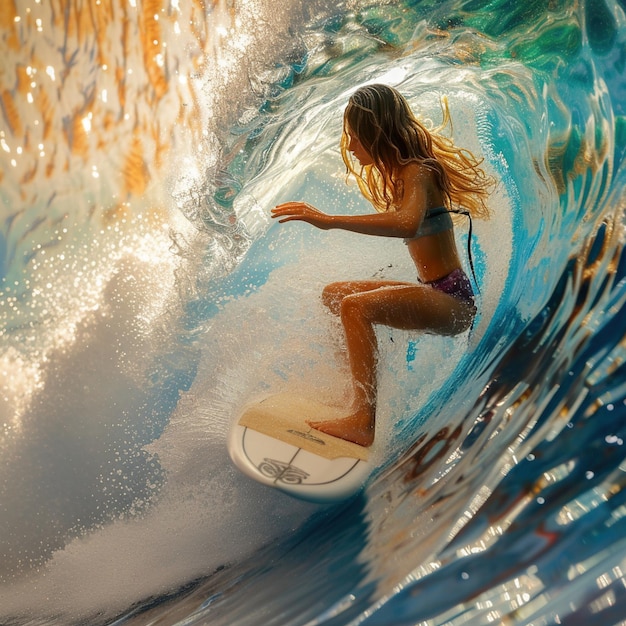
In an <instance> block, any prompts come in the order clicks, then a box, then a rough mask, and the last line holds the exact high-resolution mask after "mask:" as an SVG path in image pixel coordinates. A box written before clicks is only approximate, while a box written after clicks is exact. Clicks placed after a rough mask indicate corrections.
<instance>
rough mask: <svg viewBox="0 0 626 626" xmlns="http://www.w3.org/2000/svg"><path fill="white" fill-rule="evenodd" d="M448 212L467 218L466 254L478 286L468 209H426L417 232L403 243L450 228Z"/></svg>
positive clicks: (470, 219) (470, 218)
mask: <svg viewBox="0 0 626 626" xmlns="http://www.w3.org/2000/svg"><path fill="white" fill-rule="evenodd" d="M450 213H455V214H456V215H464V216H465V217H467V218H468V220H469V232H468V237H467V256H468V258H469V264H470V268H471V270H472V276H473V278H474V282H475V283H476V285H477V286H478V281H477V280H476V273H475V271H474V261H473V260H472V216H471V215H470V213H469V211H466V210H464V209H446V207H443V206H440V207H434V208H432V209H427V210H426V215H424V219H423V220H422V223H421V224H420V227H419V228H418V229H417V232H416V233H415V234H414V235H413V237H410V238H407V239H405V240H404V243H407V244H408V243H409V242H410V241H414V240H415V239H421V238H422V237H427V236H428V235H436V234H438V233H443V232H445V231H446V230H450V229H452V227H453V224H452V218H451V217H450Z"/></svg>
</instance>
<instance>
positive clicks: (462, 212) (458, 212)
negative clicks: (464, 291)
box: [428, 207, 480, 293]
mask: <svg viewBox="0 0 626 626" xmlns="http://www.w3.org/2000/svg"><path fill="white" fill-rule="evenodd" d="M444 213H455V214H456V215H463V216H464V217H466V218H467V219H468V220H469V230H468V233H467V257H468V259H469V264H470V269H471V270H472V277H473V278H474V283H476V291H478V293H480V289H479V287H478V280H477V279H476V272H475V271H474V261H473V259H472V216H471V215H470V212H469V211H467V210H465V209H446V208H445V207H441V208H439V209H437V210H434V211H433V212H432V213H430V212H429V214H428V217H437V216H439V215H443V214H444Z"/></svg>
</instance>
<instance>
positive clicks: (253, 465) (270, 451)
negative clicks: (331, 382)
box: [228, 393, 372, 502]
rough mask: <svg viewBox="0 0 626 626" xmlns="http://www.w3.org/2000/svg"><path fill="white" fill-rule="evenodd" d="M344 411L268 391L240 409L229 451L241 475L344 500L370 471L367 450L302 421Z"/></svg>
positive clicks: (314, 497) (310, 496)
mask: <svg viewBox="0 0 626 626" xmlns="http://www.w3.org/2000/svg"><path fill="white" fill-rule="evenodd" d="M345 416H346V413H345V410H342V409H338V408H335V407H330V406H327V405H324V404H321V403H319V402H315V401H313V400H310V399H307V398H303V397H300V396H297V395H294V394H287V393H285V394H277V395H273V396H269V397H268V398H265V399H263V400H262V401H260V402H257V403H254V404H249V405H248V406H246V407H245V408H244V410H243V412H242V414H241V415H240V417H239V418H238V419H237V420H236V421H235V422H234V423H233V426H232V427H231V430H230V433H229V437H228V451H229V454H230V457H231V459H232V461H233V463H234V464H235V465H236V466H237V467H238V468H239V469H240V470H241V471H242V472H243V473H244V474H246V475H247V476H249V477H250V478H253V479H254V480H256V481H258V482H260V483H262V484H264V485H268V486H270V487H274V488H276V489H279V490H281V491H283V492H285V493H287V494H289V495H290V496H294V497H296V498H300V499H303V500H309V501H311V502H336V501H339V500H343V499H345V498H348V497H349V496H351V495H353V494H355V493H356V492H358V491H359V490H360V489H361V488H362V487H363V484H364V482H365V480H366V478H367V477H368V476H369V474H370V472H371V469H372V468H371V463H370V461H369V456H370V452H369V449H368V448H364V447H363V446H359V445H357V444H355V443H352V442H350V441H344V440H343V439H339V438H337V437H333V436H332V435H327V434H325V433H322V432H320V431H318V430H315V429H313V428H311V427H310V426H309V425H308V424H307V423H306V421H307V420H326V419H338V418H341V417H345Z"/></svg>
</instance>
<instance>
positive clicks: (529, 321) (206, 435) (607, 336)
mask: <svg viewBox="0 0 626 626" xmlns="http://www.w3.org/2000/svg"><path fill="white" fill-rule="evenodd" d="M137 4H138V3H134V2H130V3H125V2H119V3H114V2H110V3H104V4H97V5H94V6H93V7H91V9H93V10H91V9H90V10H87V9H86V8H85V7H83V6H82V5H80V4H79V3H76V4H71V3H62V7H56V5H55V6H52V5H50V6H49V5H47V4H40V3H38V2H34V1H33V2H30V1H27V0H23V1H21V2H18V3H16V6H15V7H14V9H13V8H12V7H9V8H7V9H3V13H2V15H1V16H0V20H2V46H3V58H5V63H4V67H5V72H4V73H3V74H2V83H3V84H2V95H1V107H0V114H1V119H2V127H1V128H0V148H1V150H0V155H1V156H0V162H1V164H2V167H1V173H0V176H1V178H0V181H1V187H0V194H1V198H2V207H3V208H2V214H3V221H2V224H3V226H2V230H1V231H0V232H1V236H0V276H2V298H1V300H0V316H1V319H2V326H1V328H2V330H1V331H0V336H1V337H2V351H1V353H0V371H2V374H3V378H2V394H1V399H0V424H2V431H0V432H1V434H2V438H1V439H0V459H1V465H0V477H1V480H0V521H1V524H0V551H1V556H2V558H0V623H2V624H7V625H26V624H33V625H34V624H38V625H40V624H55V625H57V624H64V625H65V624H94V625H99V624H124V625H133V626H134V625H138V624H156V623H158V624H211V625H214V624H216V625H219V624H225V625H226V624H227V625H232V624H251V625H253V624H254V625H256V624H277V625H278V624H280V625H286V624H322V623H323V624H337V625H339V624H342V625H343V624H368V625H377V624H381V625H383V624H384V625H390V624H393V625H401V624H407V625H408V624H429V625H435V624H516V625H517V624H520V625H521V624H533V625H535V626H536V625H541V624H546V625H547V624H557V623H558V624H602V625H607V624H618V623H620V622H622V621H624V620H626V595H625V593H624V588H625V582H626V581H625V578H624V571H626V540H625V539H624V537H625V536H626V532H625V530H626V529H625V526H624V519H625V512H626V502H625V501H624V485H625V474H624V470H625V468H626V465H625V460H626V459H625V456H626V455H625V446H624V438H625V437H626V433H625V432H624V417H625V415H626V370H625V366H624V354H625V351H624V345H625V341H624V340H625V338H626V315H625V314H624V302H625V300H626V260H625V258H624V257H623V255H622V251H623V240H624V206H625V204H624V202H625V196H624V191H623V190H624V188H625V184H626V164H625V162H624V156H625V154H626V110H625V109H626V76H625V67H626V17H625V14H624V10H625V7H624V6H623V3H622V2H612V1H609V0H586V1H585V2H581V3H570V2H566V1H562V2H552V3H549V4H547V5H546V3H544V2H525V3H523V4H519V3H514V2H506V1H504V0H501V1H497V0H493V1H491V2H487V1H485V2H476V1H474V2H463V1H461V0H450V1H446V2H427V1H422V2H411V1H409V0H405V1H403V2H400V1H398V2H367V1H362V2H359V1H357V2H350V3H346V4H343V3H336V2H334V3H330V2H324V1H322V0H320V1H315V2H306V1H304V0H303V1H302V2H298V1H297V0H292V1H291V2H289V3H284V4H281V5H280V7H279V8H277V7H276V5H275V3H272V2H271V1H270V0H267V2H262V1H260V0H259V1H256V2H253V1H250V2H234V3H222V2H217V3H216V4H215V6H205V7H200V5H198V6H196V5H190V4H189V5H188V4H187V3H180V5H181V6H179V3H175V2H167V1H164V2H162V3H159V2H155V3H151V4H148V3H146V4H139V6H137ZM96 7H98V8H96ZM61 8H62V10H61ZM157 17H158V19H157ZM367 81H377V82H387V83H389V84H392V85H394V86H396V87H398V88H399V89H400V90H401V91H402V92H403V93H404V94H405V95H406V96H407V98H408V99H409V101H410V102H411V104H412V106H413V108H414V110H415V112H416V113H417V114H418V115H420V116H421V117H422V118H424V119H426V120H431V121H432V123H433V124H437V123H438V122H439V120H440V116H441V110H440V105H439V101H440V98H441V96H444V95H445V96H447V98H448V100H449V104H450V109H451V113H452V118H453V123H454V130H453V133H454V138H455V140H456V141H457V143H459V144H460V145H463V146H466V147H468V148H470V149H472V150H474V151H475V152H476V153H479V154H481V155H483V156H484V157H485V167H486V168H487V169H488V171H489V172H490V173H491V174H492V175H493V176H494V177H495V178H496V179H497V180H498V186H497V188H496V190H495V192H494V194H493V196H492V198H491V200H490V208H491V212H492V217H491V219H490V220H489V221H485V222H482V221H481V222H477V223H476V224H475V230H474V232H475V235H474V236H473V238H472V246H473V255H474V259H475V262H476V266H477V277H478V282H479V286H480V297H479V305H480V313H479V317H478V319H477V323H476V325H475V327H474V329H473V330H472V331H471V332H468V333H466V334H464V335H462V336H460V337H455V338H443V337H436V336H420V335H417V334H411V333H401V332H398V331H388V330H386V329H381V332H380V336H379V339H380V344H381V360H382V367H381V375H380V406H379V411H378V417H377V423H378V430H377V440H376V444H375V446H374V448H373V457H374V460H375V465H376V471H375V472H374V474H373V476H372V478H371V479H370V481H369V482H368V484H367V485H366V487H365V489H364V490H363V492H362V493H361V494H359V495H358V496H357V497H356V498H354V499H353V500H351V501H348V502H345V503H343V504H340V505H337V506H332V507H324V506H320V505H313V504H309V503H305V502H299V501H296V500H294V499H292V498H289V497H288V496H286V495H284V494H281V493H279V492H276V491H273V490H270V489H268V488H266V487H263V486H261V485H258V484H256V483H254V482H252V481H250V480H249V479H247V478H246V477H244V476H243V475H241V474H240V473H239V472H237V470H235V468H234V467H233V466H232V464H231V463H230V461H229V459H228V455H227V452H226V445H225V441H226V435H227V432H228V428H229V425H230V423H231V422H232V420H233V419H234V418H235V416H236V414H237V411H238V410H239V409H240V408H241V407H242V406H243V405H244V404H245V403H246V402H247V401H248V400H250V399H251V398H253V397H255V396H258V395H262V394H266V393H268V392H273V391H282V390H285V389H290V390H296V391H298V392H300V393H302V394H305V395H306V394H308V395H316V396H318V397H319V396H320V395H322V394H323V395H324V396H325V397H327V398H328V399H329V400H338V399H340V398H341V397H342V396H343V394H344V392H345V390H346V388H347V386H348V385H349V380H348V377H347V372H346V369H345V364H344V361H343V359H342V353H341V350H340V345H341V332H340V329H339V328H338V326H337V323H336V321H335V320H333V319H331V317H330V316H329V315H328V314H327V313H326V312H325V311H324V309H323V307H322V305H321V303H320V301H319V294H320V292H321V289H322V288H323V286H324V285H325V284H326V283H328V282H331V281H333V280H339V279H346V278H349V277H355V278H357V277H358V278H363V277H369V276H373V275H385V276H388V277H398V278H407V279H409V278H411V277H412V272H413V268H412V267H411V262H410V259H408V256H407V255H406V250H405V248H404V246H402V244H401V243H399V242H395V241H384V240H380V241H379V240H377V239H375V238H368V237H359V236H356V235H353V234H350V233H341V232H336V231H329V232H320V231H314V230H313V229H311V228H307V227H306V226H305V225H295V224H286V225H282V226H279V225H276V224H273V223H270V220H269V216H268V212H269V209H270V208H271V207H272V206H274V205H275V204H277V203H279V202H281V201H284V200H287V199H304V200H306V201H308V202H311V203H312V204H315V205H316V206H319V207H320V208H322V209H324V210H328V211H330V212H333V211H336V212H357V211H364V210H368V207H367V205H366V204H365V202H364V201H363V200H362V199H361V198H360V196H359V193H358V190H357V188H356V186H355V185H346V183H345V178H344V171H343V166H342V164H341V159H340V155H339V151H338V140H339V133H340V128H341V112H342V110H343V107H344V106H345V103H346V100H347V97H348V95H349V93H350V91H351V90H352V89H353V88H354V87H355V86H357V85H359V84H362V83H364V82H367ZM458 236H459V247H460V249H465V243H466V238H467V231H466V229H465V228H464V227H463V225H462V224H461V225H460V227H459V229H458Z"/></svg>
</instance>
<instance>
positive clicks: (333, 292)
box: [322, 283, 345, 314]
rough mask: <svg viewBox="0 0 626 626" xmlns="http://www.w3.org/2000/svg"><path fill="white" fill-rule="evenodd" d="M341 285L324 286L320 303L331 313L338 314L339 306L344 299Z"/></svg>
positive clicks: (343, 290)
mask: <svg viewBox="0 0 626 626" xmlns="http://www.w3.org/2000/svg"><path fill="white" fill-rule="evenodd" d="M342 285H343V283H331V284H330V285H326V287H324V290H323V291H322V302H323V304H324V306H326V307H328V308H329V309H330V310H331V311H332V312H333V313H335V314H338V313H339V306H340V304H341V301H342V300H343V298H344V297H345V289H344V288H342Z"/></svg>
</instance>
